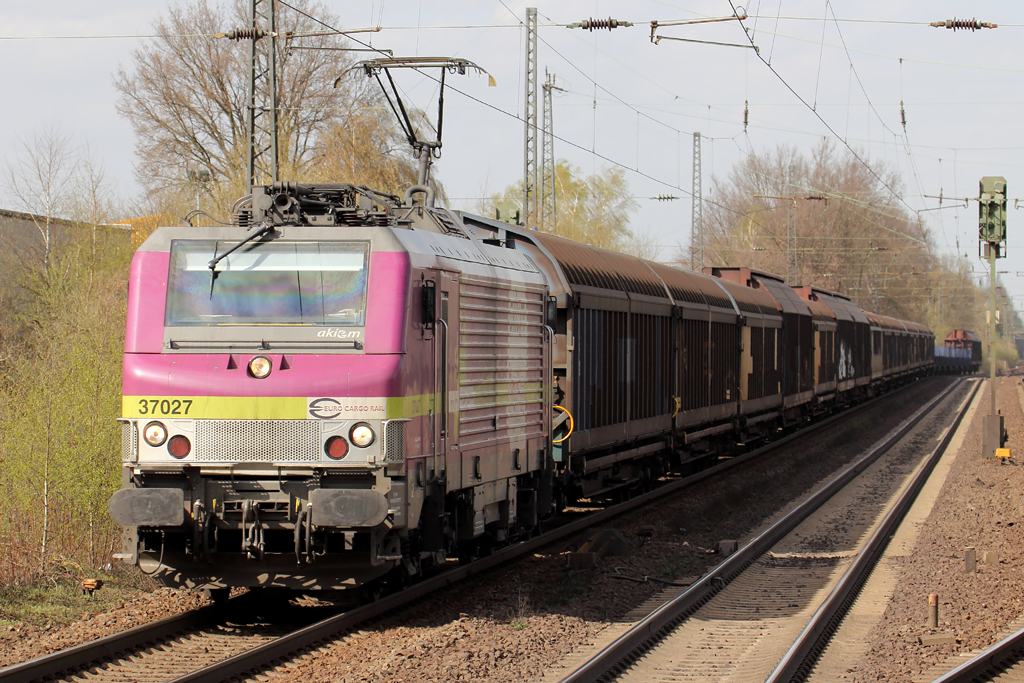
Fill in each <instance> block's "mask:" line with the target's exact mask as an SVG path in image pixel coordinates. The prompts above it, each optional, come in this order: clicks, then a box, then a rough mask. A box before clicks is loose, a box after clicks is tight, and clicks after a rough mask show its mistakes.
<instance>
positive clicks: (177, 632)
mask: <svg viewBox="0 0 1024 683" xmlns="http://www.w3.org/2000/svg"><path fill="white" fill-rule="evenodd" d="M953 386H955V385H951V386H950V388H948V389H947V390H946V392H945V393H948V391H949V390H950V389H951V388H952V387H953ZM898 393H899V391H897V392H891V393H889V394H886V395H883V396H881V397H879V398H876V399H874V400H872V401H868V402H865V403H863V404H861V405H859V406H857V407H855V408H852V409H850V410H847V411H844V412H842V413H839V414H837V415H834V416H832V417H830V418H827V419H825V420H822V421H820V422H817V423H814V424H812V425H809V426H808V427H806V428H804V429H802V430H800V431H798V432H796V433H794V434H791V435H789V436H786V437H784V438H781V439H779V440H777V441H773V442H771V443H769V444H767V445H765V446H763V447H762V448H759V449H757V450H754V451H751V452H749V453H746V454H744V455H741V456H738V457H735V458H731V459H728V460H725V461H723V462H721V463H720V464H718V465H716V466H714V467H711V468H708V469H706V470H704V471H702V472H699V473H697V474H694V475H691V476H688V477H685V478H681V479H675V480H670V481H668V482H666V483H665V484H663V485H662V486H659V487H658V488H656V489H655V490H653V491H651V492H649V493H645V494H642V495H639V496H637V497H635V498H633V499H631V500H628V501H625V502H622V503H619V504H616V505H614V506H610V507H607V508H605V509H603V510H600V511H598V512H594V513H591V514H589V515H587V516H586V517H583V518H578V519H574V520H573V521H569V522H564V520H563V522H560V523H559V526H557V528H554V529H550V530H548V531H546V532H545V533H543V534H541V535H540V536H538V537H536V538H534V539H531V540H529V541H527V542H524V543H520V544H517V545H514V546H510V547H507V548H503V549H501V550H498V551H496V552H495V553H493V554H492V555H490V556H487V557H483V558H480V559H478V560H475V561H474V562H472V563H470V564H468V565H465V566H461V567H458V568H453V569H451V570H448V571H445V572H443V573H441V574H439V575H437V576H434V577H432V578H430V579H427V580H424V581H421V582H419V583H416V584H413V585H411V586H409V587H407V588H405V589H404V590H402V591H400V592H397V593H394V594H392V595H388V596H386V597H384V598H382V599H380V600H377V601H375V602H372V603H369V604H365V605H361V606H358V607H356V608H354V609H348V610H345V611H341V610H340V609H338V608H334V609H332V608H331V607H321V608H317V609H316V610H309V609H308V608H303V609H299V608H296V607H294V606H291V607H290V606H288V605H287V604H285V603H284V602H277V603H275V602H273V601H269V600H264V599H261V598H260V597H259V594H258V592H257V593H251V594H247V595H243V596H240V597H238V598H234V599H232V600H229V601H227V603H224V604H220V605H210V606H208V607H204V608H202V609H200V610H196V611H193V612H187V613H184V614H181V615H178V616H175V617H172V618H169V619H166V620H163V621H160V622H156V623H153V624H148V625H144V626H140V627H137V628H134V629H131V630H129V631H125V632H123V633H120V634H116V635H113V636H110V637H107V638H103V639H100V640H97V641H94V642H92V643H86V644H83V645H80V646H77V647H74V648H70V649H68V650H63V651H60V652H57V653H53V654H52V655H47V656H45V657H40V658H38V659H35V660H31V661H28V662H24V663H22V664H17V665H13V666H10V667H7V668H4V669H0V683H31V682H33V681H44V680H45V681H85V680H88V681H97V682H106V681H112V682H113V681H117V682H123V681H147V682H149V681H152V682H153V683H156V682H158V681H159V682H164V681H176V682H177V683H183V682H185V681H189V682H193V683H195V682H209V683H214V682H219V681H222V680H225V679H227V678H230V677H239V676H243V677H244V676H246V675H249V674H253V673H255V672H258V671H260V670H263V669H266V668H267V667H270V666H274V665H276V664H278V663H280V662H283V661H286V660H289V659H291V658H293V657H295V656H296V655H298V654H301V653H303V652H304V651H306V650H308V649H310V648H313V647H316V646H317V645H319V644H322V643H325V642H329V641H333V640H336V639H337V638H339V637H341V636H343V635H344V634H346V633H348V632H351V631H353V630H354V629H356V627H358V626H359V625H360V624H362V623H364V622H366V621H367V620H370V619H373V618H375V617H378V616H380V615H383V614H385V613H387V612H390V611H392V610H394V609H397V608H399V607H401V606H403V605H406V604H409V603H411V602H414V601H415V600H418V599H420V598H422V597H424V596H426V595H428V594H430V593H433V592H435V591H437V590H439V589H441V588H444V587H446V586H449V585H451V584H454V583H456V582H459V581H462V580H464V579H466V578H468V577H470V576H473V575H476V574H479V573H481V572H485V571H487V570H489V569H491V568H494V567H497V566H501V565H503V564H506V563H507V562H509V561H510V560H512V559H513V558H515V557H517V556H520V555H524V554H527V553H531V552H535V551H536V550H538V549H539V548H541V547H543V546H546V545H548V544H550V543H553V542H556V541H558V540H560V539H563V538H565V537H569V536H572V535H575V534H578V533H580V532H581V531H583V530H585V529H586V528H588V527H591V526H595V525H598V524H601V523H603V522H606V521H607V520H609V519H611V518H613V517H616V516H618V515H621V514H623V513H625V512H627V511H629V510H632V509H634V508H637V507H639V506H642V505H645V504H648V503H650V502H652V501H654V500H656V499H658V498H661V497H664V496H666V495H669V494H671V493H673V492H675V491H678V490H680V489H682V488H686V487H689V486H692V485H694V484H696V483H698V482H700V481H703V480H705V479H707V478H709V477H712V476H715V475H718V474H720V473H722V472H724V471H726V470H728V469H731V468H733V467H737V466H739V465H741V464H742V463H744V462H746V461H748V460H750V459H752V458H757V457H761V456H764V455H767V454H768V453H771V452H773V451H776V450H778V449H780V448H782V447H783V446H786V445H787V444H790V443H792V442H794V441H795V440H797V439H803V438H805V437H807V436H809V435H810V434H813V433H815V432H818V431H820V430H823V429H827V428H828V427H830V426H834V425H835V424H836V422H838V421H840V420H846V419H850V418H852V417H854V416H855V415H857V414H858V413H860V412H862V411H863V410H865V409H867V408H869V407H870V406H872V405H875V404H876V403H877V402H878V401H882V400H885V399H887V398H891V397H893V396H895V395H897V394H898ZM945 393H943V394H942V395H941V396H944V395H945ZM941 396H940V397H939V398H941ZM935 400H938V399H934V400H933V401H932V403H930V404H929V405H932V404H933V403H934V402H935ZM926 407H927V406H926ZM922 410H923V409H922ZM919 413H920V411H919ZM915 415H917V414H915ZM918 419H919V417H918ZM911 420H914V418H913V417H912V418H911ZM915 422H916V420H915ZM687 593H689V591H687ZM325 612H328V613H329V614H328V615H327V616H325V614H324V613H325ZM581 680H582V679H581Z"/></svg>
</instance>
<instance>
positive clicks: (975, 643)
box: [845, 376, 1024, 681]
mask: <svg viewBox="0 0 1024 683" xmlns="http://www.w3.org/2000/svg"><path fill="white" fill-rule="evenodd" d="M1020 381H1021V378H1020V377H1019V376H1016V377H1015V376H1010V377H999V378H997V379H996V385H997V392H996V399H997V405H998V408H999V409H1000V410H1001V412H1002V414H1003V416H1004V417H1005V429H1006V430H1007V431H1008V432H1009V441H1008V442H1007V444H1006V446H1007V447H1008V448H1010V449H1011V453H1013V454H1014V455H1015V456H1016V457H1015V459H1017V460H1018V462H1017V463H1015V464H1007V465H1000V463H999V462H998V461H997V460H995V459H985V458H982V457H981V420H982V416H983V415H985V414H987V413H988V411H989V405H990V403H989V402H990V400H991V399H990V396H991V395H990V394H989V393H988V388H987V387H985V388H983V389H982V390H981V391H980V392H979V397H978V399H977V400H978V401H979V405H978V410H977V411H976V412H975V415H974V418H973V420H972V423H971V425H970V430H969V431H968V433H967V435H966V438H965V439H964V442H963V444H962V446H961V448H960V449H959V450H958V451H957V453H956V459H955V461H954V462H953V464H952V467H951V468H950V472H949V475H948V477H947V478H946V481H945V483H944V485H943V487H942V489H941V491H940V493H939V495H938V498H937V499H936V501H935V504H934V506H933V508H932V511H931V514H930V516H929V517H928V519H927V521H926V522H925V524H924V526H923V527H922V528H921V531H920V535H919V537H918V541H917V544H916V546H915V548H914V549H913V550H912V551H911V553H910V554H909V555H908V556H907V557H904V558H901V563H902V567H901V570H900V581H899V587H898V589H897V591H896V593H895V594H894V595H893V596H892V598H891V600H890V601H889V604H888V606H887V608H886V610H885V612H884V614H883V616H882V619H881V621H880V622H879V624H878V625H877V626H876V628H875V629H874V630H873V631H872V632H871V633H870V635H869V638H870V640H871V642H872V645H871V648H870V650H869V652H868V655H867V657H866V658H865V659H864V661H863V664H862V665H860V666H857V667H855V668H851V669H850V670H849V671H848V672H847V677H846V679H845V680H849V681H923V680H927V681H931V680H934V679H935V678H936V677H937V676H938V675H939V674H941V673H942V671H943V669H951V668H953V667H954V666H955V665H959V664H960V663H961V661H960V660H959V659H956V658H955V656H956V655H957V654H958V653H961V652H970V651H972V650H976V649H981V648H985V647H988V646H989V645H992V644H994V643H995V642H996V641H997V640H998V639H1000V638H1001V637H1004V636H1005V635H1008V634H1003V633H1002V632H1003V631H1004V630H1005V629H1006V628H1007V627H1008V626H1009V625H1010V623H1011V622H1013V621H1014V620H1016V619H1018V618H1019V617H1021V616H1022V614H1024V572H1022V569H1024V500H1022V498H1021V491H1022V490H1024V466H1021V462H1020V461H1024V457H1022V456H1024V413H1022V411H1021V404H1020V394H1019V391H1018V386H1019V385H1020ZM969 547H970V548H974V549H975V554H976V556H977V558H978V561H977V566H976V571H974V572H968V571H966V568H965V562H964V553H965V549H966V548H969ZM986 552H991V553H995V556H990V559H991V560H992V561H991V562H984V561H983V557H984V553H986ZM930 593H935V594H937V595H938V596H939V628H938V629H929V628H927V619H928V595H929V594H930ZM929 635H946V636H952V638H953V639H954V642H952V643H946V644H937V645H926V644H922V638H923V637H924V636H929ZM947 661H948V662H949V664H948V666H946V667H937V666H936V665H937V664H938V663H941V662H947Z"/></svg>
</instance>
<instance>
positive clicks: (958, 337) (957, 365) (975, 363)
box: [935, 330, 981, 375]
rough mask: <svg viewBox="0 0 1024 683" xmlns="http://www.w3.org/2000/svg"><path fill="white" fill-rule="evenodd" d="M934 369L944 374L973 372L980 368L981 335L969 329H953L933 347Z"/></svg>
mask: <svg viewBox="0 0 1024 683" xmlns="http://www.w3.org/2000/svg"><path fill="white" fill-rule="evenodd" d="M935 369H936V371H937V372H941V373H946V374H964V375H966V374H973V373H975V372H977V371H978V370H980V369H981V337H979V336H978V335H977V334H975V333H974V332H971V331H970V330H953V331H952V332H950V333H949V334H947V335H946V338H945V339H944V340H943V342H942V346H938V345H936V347H935Z"/></svg>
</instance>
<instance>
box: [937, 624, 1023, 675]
mask: <svg viewBox="0 0 1024 683" xmlns="http://www.w3.org/2000/svg"><path fill="white" fill-rule="evenodd" d="M1022 658H1024V629H1021V630H1019V631H1017V632H1016V633H1014V634H1013V635H1011V636H1008V637H1006V638H1004V639H1003V640H1001V641H999V642H998V643H996V644H995V645H993V646H992V647H990V648H988V649H987V650H985V651H983V652H981V653H979V654H977V655H975V656H974V657H971V658H970V659H968V660H967V661H966V662H964V663H963V664H961V665H960V666H958V667H957V668H955V669H953V670H952V671H950V672H949V673H947V674H945V675H943V676H940V677H939V678H936V679H935V680H934V681H933V683H973V682H974V681H989V680H992V679H993V678H995V677H996V676H998V675H999V674H1001V673H1002V672H1003V671H1005V670H1006V669H1008V668H1010V667H1011V666H1013V665H1014V664H1016V663H1017V662H1019V661H1020V660H1021V659H1022Z"/></svg>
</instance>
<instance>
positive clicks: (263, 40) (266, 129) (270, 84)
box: [239, 0, 278, 187]
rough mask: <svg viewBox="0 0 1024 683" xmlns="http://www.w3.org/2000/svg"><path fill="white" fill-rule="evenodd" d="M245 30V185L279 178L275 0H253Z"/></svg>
mask: <svg viewBox="0 0 1024 683" xmlns="http://www.w3.org/2000/svg"><path fill="white" fill-rule="evenodd" d="M245 33H246V35H245V36H244V37H246V38H248V39H249V41H250V42H249V101H248V109H249V111H248V114H249V120H248V128H247V131H246V132H247V140H246V156H247V157H248V166H247V168H246V185H247V186H249V187H251V186H252V185H253V184H254V183H255V184H267V183H270V182H277V180H278V175H277V57H276V54H275V42H276V39H277V34H276V27H275V22H274V0H252V2H251V4H250V5H249V26H248V29H247V31H245ZM239 37H243V36H239Z"/></svg>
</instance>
